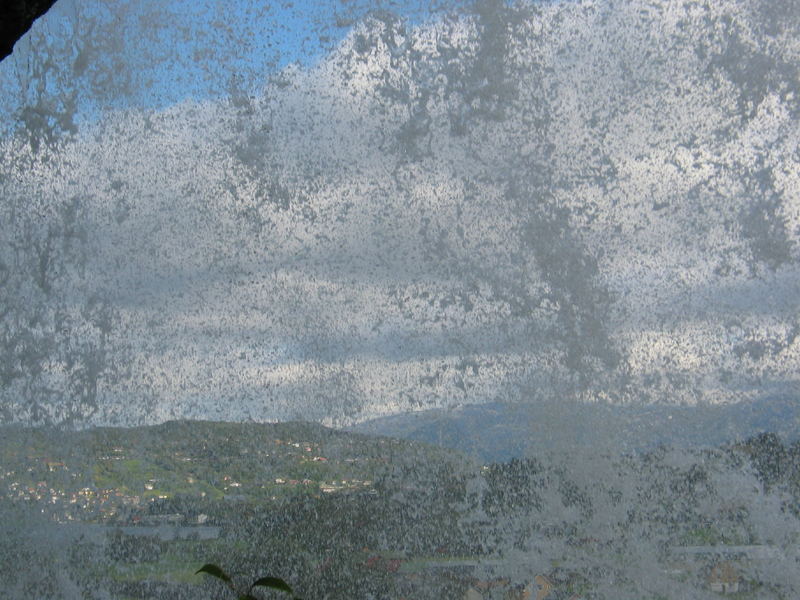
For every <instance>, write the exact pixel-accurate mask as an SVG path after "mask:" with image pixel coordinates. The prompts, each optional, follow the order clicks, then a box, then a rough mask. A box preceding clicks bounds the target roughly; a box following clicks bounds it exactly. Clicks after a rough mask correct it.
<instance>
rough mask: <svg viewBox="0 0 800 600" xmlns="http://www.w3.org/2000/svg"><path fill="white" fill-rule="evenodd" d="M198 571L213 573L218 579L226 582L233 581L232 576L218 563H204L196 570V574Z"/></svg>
mask: <svg viewBox="0 0 800 600" xmlns="http://www.w3.org/2000/svg"><path fill="white" fill-rule="evenodd" d="M198 573H207V574H208V575H212V576H214V577H216V578H218V579H222V581H224V582H225V583H231V578H230V577H228V575H227V573H225V571H223V570H222V569H220V568H219V567H218V566H217V565H212V564H207V565H203V566H202V567H200V568H199V569H197V571H196V572H195V575H197V574H198Z"/></svg>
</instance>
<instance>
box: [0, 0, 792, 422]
mask: <svg viewBox="0 0 800 600" xmlns="http://www.w3.org/2000/svg"><path fill="white" fill-rule="evenodd" d="M186 6H188V7H189V12H188V13H184V12H183V11H182V10H178V8H182V7H183V5H181V4H172V3H133V2H132V3H109V4H102V3H97V4H87V3H80V4H78V3H74V4H70V3H65V2H59V3H58V4H57V6H56V7H55V8H56V9H55V10H54V11H53V12H52V13H50V14H48V15H47V16H46V17H45V18H44V20H43V21H42V22H39V23H37V25H36V26H35V28H34V31H33V32H32V34H31V36H32V37H30V38H29V40H28V41H24V40H23V41H22V42H21V43H20V45H19V47H18V49H19V54H17V52H16V51H15V53H14V55H12V56H11V57H10V58H9V59H7V60H6V61H4V62H3V63H2V65H0V85H1V86H2V87H3V89H4V90H10V91H11V93H8V94H0V98H2V99H0V103H2V106H1V107H0V108H1V109H2V111H1V112H0V115H1V116H2V123H3V126H4V127H3V131H4V135H3V136H2V138H1V139H0V198H2V200H3V201H2V203H1V204H0V210H1V211H2V214H0V222H2V223H3V227H2V240H0V277H2V281H3V282H4V285H3V286H2V289H1V290H0V307H1V308H2V310H0V314H1V315H3V316H2V325H3V328H2V331H1V332H0V333H1V334H2V337H0V343H2V350H3V352H4V353H5V356H6V360H4V361H3V362H4V367H3V368H4V370H3V372H2V373H1V375H2V377H3V383H4V386H3V388H2V390H1V391H0V419H2V421H5V422H27V423H42V422H53V423H72V424H87V423H106V424H122V425H125V424H139V423H151V422H161V421H164V420H167V419H174V418H215V419H226V420H255V421H268V420H284V419H297V418H302V419H310V420H316V421H320V422H323V423H326V424H333V425H346V424H352V423H354V422H358V421H363V420H365V419H369V418H372V417H377V416H382V415H390V414H396V413H403V412H408V411H416V410H422V409H426V408H450V407H456V406H460V405H466V404H480V403H483V402H494V401H506V402H538V401H541V400H553V399H556V400H557V399H559V398H569V399H570V400H573V401H580V402H609V403H617V404H625V403H645V404H648V403H660V404H664V403H676V404H682V405H698V404H719V403H732V402H741V401H744V400H763V401H764V402H769V401H770V398H774V397H777V396H781V397H786V396H792V395H795V394H796V393H797V391H798V390H797V386H798V382H797V375H796V374H797V372H798V367H800V320H799V319H798V315H799V314H800V311H799V310H798V308H800V306H798V299H799V298H800V272H799V270H800V264H799V263H798V258H800V250H798V241H800V239H798V238H800V179H799V177H800V176H799V175H798V173H800V169H799V168H798V166H800V165H798V164H797V163H798V156H800V153H798V140H800V128H799V127H798V112H797V108H796V105H797V103H796V98H797V95H798V94H800V89H798V84H797V81H798V80H800V79H798V77H796V75H797V71H798V61H797V58H796V56H797V51H796V46H797V44H796V39H798V36H796V35H795V34H796V32H797V28H798V23H796V22H794V21H792V20H791V19H785V18H783V17H780V18H778V17H776V16H775V14H773V12H771V11H768V10H765V9H764V5H763V3H760V2H756V1H755V0H753V1H751V0H743V1H742V2H738V3H725V4H714V5H713V6H695V5H689V4H684V3H682V2H677V1H673V0H659V1H658V2H647V3H645V2H638V1H637V2H631V3H625V4H624V5H622V6H618V5H616V4H612V3H610V2H606V1H604V0H584V1H582V2H569V3H542V4H525V3H520V4H514V5H508V4H504V3H501V2H489V1H486V2H478V3H475V4H471V5H469V6H465V5H460V6H458V8H457V9H455V10H453V9H448V8H447V7H446V6H443V7H438V8H437V10H435V11H433V12H432V14H431V15H430V16H426V15H427V14H428V13H427V12H426V10H428V7H427V5H425V6H423V7H422V8H421V9H420V10H410V9H408V7H409V6H411V5H409V4H408V3H403V6H404V7H405V8H406V9H407V12H402V14H401V16H402V17H404V18H405V20H403V19H400V20H398V19H396V18H394V17H392V16H390V15H389V14H388V13H384V12H379V11H367V8H374V7H375V6H376V4H375V3H367V2H364V3H352V2H341V3H330V4H326V5H318V4H317V3H315V6H323V8H321V9H318V10H315V11H314V12H313V13H311V15H312V16H311V17H310V18H309V17H308V16H307V12H308V11H305V10H303V8H304V7H303V5H302V4H301V3H295V4H294V5H292V6H288V5H286V6H284V7H282V8H281V9H280V11H279V13H280V14H279V13H278V12H267V11H263V10H262V8H263V6H264V4H263V3H261V2H252V3H248V2H241V3H238V4H236V5H235V6H236V8H235V9H231V8H230V5H228V4H226V5H225V6H226V9H225V10H224V11H221V10H219V9H218V7H220V6H222V5H221V4H216V3H213V4H209V5H201V4H196V3H191V2H188V3H186ZM143 7H146V9H145V8H143ZM259 7H262V8H259ZM394 12H395V13H397V12H399V11H397V10H395V11H394ZM173 13H174V14H173ZM368 13H369V14H368ZM175 14H179V16H175ZM287 15H288V16H287ZM234 25H235V26H234ZM270 43H272V44H273V46H272V47H270V46H269V44H270Z"/></svg>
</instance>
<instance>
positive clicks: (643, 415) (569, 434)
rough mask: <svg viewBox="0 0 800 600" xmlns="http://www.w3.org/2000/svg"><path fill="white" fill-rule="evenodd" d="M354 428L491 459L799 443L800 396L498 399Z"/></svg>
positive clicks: (483, 459) (406, 415) (392, 418)
mask: <svg viewBox="0 0 800 600" xmlns="http://www.w3.org/2000/svg"><path fill="white" fill-rule="evenodd" d="M353 430H354V431H358V432H361V433H369V434H376V435H386V436H393V437H399V438H404V439H408V440H416V441H422V442H427V443H429V444H437V445H439V446H443V447H446V448H453V449H457V450H460V451H462V452H464V453H466V454H467V455H469V456H474V457H477V458H479V459H480V460H481V461H483V462H485V463H489V462H501V461H508V460H510V459H512V458H522V457H526V456H531V455H536V454H538V453H540V452H548V451H558V450H560V449H563V450H564V451H571V450H579V449H591V448H606V449H609V450H610V449H615V450H621V451H632V450H646V449H650V448H653V447H655V446H659V445H665V446H675V447H683V448H693V447H709V446H719V445H722V444H726V443H731V442H736V441H741V440H743V439H746V438H749V437H751V436H753V435H756V434H758V433H762V432H775V433H777V434H779V435H780V436H781V437H783V438H785V439H787V440H789V441H794V440H796V439H798V438H800V434H799V433H798V432H800V402H799V401H798V399H797V398H794V397H790V396H780V397H775V398H770V399H768V400H760V401H753V402H741V403H738V404H728V405H706V406H665V405H651V406H641V405H626V406H614V405H610V404H599V403H598V404H578V403H574V402H566V401H565V402H560V403H559V402H539V403H531V404H511V403H503V402H490V403H487V404H475V405H468V406H461V407H458V408H456V409H452V410H426V411H421V412H416V413H409V414H404V415H394V416H390V417H383V418H378V419H373V420H370V421H366V422H364V423H360V424H359V425H357V426H355V427H354V428H353Z"/></svg>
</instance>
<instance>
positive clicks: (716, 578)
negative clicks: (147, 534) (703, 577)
mask: <svg viewBox="0 0 800 600" xmlns="http://www.w3.org/2000/svg"><path fill="white" fill-rule="evenodd" d="M708 584H709V587H710V588H711V591H712V592H722V593H723V594H734V593H736V592H738V591H739V575H738V574H737V573H736V569H735V568H734V567H733V565H732V564H731V563H729V562H728V561H725V562H721V563H719V564H717V565H715V566H714V568H713V569H711V573H710V574H709V575H708Z"/></svg>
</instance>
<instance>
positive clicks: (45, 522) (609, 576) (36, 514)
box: [0, 423, 800, 599]
mask: <svg viewBox="0 0 800 600" xmlns="http://www.w3.org/2000/svg"><path fill="white" fill-rule="evenodd" d="M197 440H204V443H201V444H198V443H197ZM797 447H798V446H797V444H795V445H789V446H787V445H786V444H785V442H783V441H782V440H781V439H780V438H776V437H772V436H769V435H766V436H759V437H756V438H753V439H751V440H747V441H746V442H744V443H742V444H739V445H736V446H731V447H724V448H718V449H706V450H695V451H688V450H672V449H668V448H660V449H657V450H654V451H652V452H648V453H643V454H637V455H619V456H595V455H591V454H586V455H577V454H576V455H575V456H556V455H542V456H539V457H536V458H529V459H524V460H514V461H511V462H508V463H499V464H491V465H480V464H477V463H474V462H472V461H470V460H468V459H467V458H465V457H464V456H462V455H460V454H458V453H455V452H451V451H445V450H442V449H440V448H435V447H432V446H426V445H424V444H418V443H410V442H403V441H399V440H390V439H386V438H370V437H366V436H358V435H352V434H348V433H343V432H335V431H331V430H327V429H325V428H323V427H318V426H311V425H304V424H294V423H289V424H282V425H252V424H245V425H232V424H226V423H168V424H165V425H162V426H159V427H153V428H141V429H138V430H113V429H107V430H93V431H86V432H79V433H73V434H66V433H52V434H48V433H47V432H43V431H42V430H21V429H12V430H9V434H8V435H6V436H3V437H2V439H0V457H2V460H3V463H2V465H3V469H2V471H3V472H2V473H0V477H2V479H0V492H2V494H3V495H4V498H3V499H2V500H0V513H2V514H0V523H2V525H1V526H0V530H2V531H0V534H1V535H2V539H3V542H0V561H2V564H0V568H1V569H2V571H3V572H4V573H6V572H8V573H11V576H10V578H9V581H10V582H12V583H11V585H12V586H16V587H14V588H13V589H14V590H15V595H16V596H19V597H25V596H26V595H27V596H31V594H33V596H34V597H36V596H49V597H58V593H57V591H54V590H57V589H58V585H57V584H56V583H54V584H53V585H52V586H47V585H45V584H44V583H43V582H45V581H55V582H57V581H59V577H63V576H62V575H59V572H60V571H59V569H62V571H63V569H67V570H68V571H69V572H71V573H75V574H76V576H75V579H76V583H75V586H76V587H77V589H79V590H80V593H79V595H83V596H85V597H87V598H92V597H94V594H95V592H97V594H98V597H100V596H101V595H102V594H103V593H105V594H106V597H107V596H109V595H110V596H111V597H119V598H152V597H158V596H169V597H174V598H190V597H191V598H196V597H198V594H200V595H202V593H203V588H202V583H203V577H213V578H215V579H217V580H219V581H220V582H222V583H223V584H224V579H222V578H220V577H218V576H217V575H215V574H214V573H211V572H210V571H209V569H206V570H202V569H201V570H200V572H199V574H198V573H195V574H192V572H191V571H187V569H186V565H189V564H192V563H195V564H202V563H205V564H206V565H221V564H236V565H237V569H238V570H239V571H240V572H241V575H237V576H236V577H237V581H239V579H249V581H259V580H262V579H263V578H261V577H257V574H258V573H263V572H264V571H266V572H269V573H281V574H285V576H286V577H287V581H302V582H303V584H302V588H301V589H300V590H298V592H297V593H299V594H300V595H302V596H303V597H306V598H308V597H326V596H327V597H354V598H357V597H396V598H400V597H403V596H405V597H415V598H426V597H430V598H442V597H461V596H463V594H464V593H465V592H466V590H467V588H469V587H470V586H473V585H478V583H480V582H481V581H483V584H482V585H490V584H491V585H504V586H506V587H507V589H508V590H509V593H511V591H510V590H512V588H513V589H518V588H519V586H523V585H528V584H529V583H530V581H531V577H532V576H533V575H534V574H541V573H546V574H548V576H549V577H550V578H551V579H552V580H553V581H556V582H560V583H559V585H560V586H561V589H563V590H565V591H566V590H572V592H571V593H578V592H580V593H581V594H584V595H586V596H587V597H594V598H598V599H599V598H604V597H608V598H610V597H614V596H613V595H609V594H611V593H612V592H611V591H610V590H618V589H622V588H624V589H629V590H631V593H634V592H633V590H635V593H636V594H638V595H639V597H648V596H649V597H658V595H659V594H660V595H662V596H663V595H666V596H667V597H670V593H669V591H668V590H669V589H670V588H669V586H670V585H673V586H674V585H677V584H678V583H679V584H680V585H683V586H685V585H690V586H693V587H700V588H703V587H704V586H705V587H707V583H706V579H705V578H706V576H707V572H708V570H709V569H710V567H711V564H710V563H709V561H710V560H711V559H710V558H708V559H706V558H703V557H702V556H701V557H699V558H697V559H696V560H694V562H691V563H689V562H687V561H686V559H685V558H680V556H679V555H676V554H675V551H674V550H671V549H674V548H681V547H716V546H720V547H724V546H725V545H735V546H748V545H749V546H759V545H763V546H766V547H769V548H773V549H775V550H774V551H776V552H790V551H791V549H792V548H793V547H796V545H797V543H798V542H800V537H797V533H798V531H800V525H798V523H799V522H798V520H797V516H796V512H795V513H792V511H791V510H787V508H792V509H793V510H795V511H796V508H797V504H798V502H797V498H798V494H797V490H798V478H797V473H798V469H797V465H798V464H800V461H798V456H800V454H799V453H798V452H797ZM776 457H777V458H776ZM315 458H324V459H325V460H315ZM278 481H280V483H279V482H278ZM236 484H238V485H236ZM73 494H74V496H73ZM118 494H119V495H118ZM73 499H74V500H75V501H74V502H73V501H72V500H73ZM134 500H135V502H134ZM53 521H56V522H57V523H56V524H54V523H53ZM17 523H25V527H26V530H25V531H28V530H30V531H43V532H51V533H47V534H46V535H47V537H45V538H41V537H40V538H36V537H35V535H29V534H27V533H25V532H23V530H22V529H19V528H18V527H17V526H16V524H17ZM54 526H55V527H58V528H60V529H59V530H58V531H59V533H58V535H55V536H54V537H52V536H53V535H54V534H52V531H53V530H52V528H53V527H54ZM792 536H795V537H792ZM53 540H56V541H58V540H61V541H58V542H57V543H53ZM793 545H794V546H793ZM19 557H24V558H23V560H25V564H26V565H36V568H34V567H33V566H31V567H30V568H29V569H28V568H26V569H25V570H20V569H19V568H18V565H17V562H16V561H17V560H19V559H20V558H19ZM514 557H519V559H517V558H514ZM736 560H738V561H739V562H737V568H739V569H740V570H741V572H742V581H743V582H747V585H748V586H750V588H751V589H753V590H755V589H758V590H759V592H758V593H759V594H760V597H763V598H770V597H771V594H772V595H773V596H774V597H779V596H778V595H777V594H778V591H775V589H773V588H772V587H770V585H772V584H770V583H769V582H770V576H769V573H768V572H767V571H765V570H764V569H766V566H764V564H765V563H758V562H754V563H752V564H751V563H750V562H748V561H747V560H744V559H736ZM58 565H61V567H59V566H58ZM654 565H660V566H659V567H657V568H658V569H659V571H658V573H662V570H663V572H664V573H672V574H671V575H663V576H662V575H658V576H655V575H652V573H651V572H652V570H653V568H656V567H654ZM692 565H695V566H692ZM759 565H762V566H759ZM37 569H38V570H37ZM28 571H30V572H32V573H33V572H36V573H43V574H44V575H43V576H42V578H40V579H36V580H35V581H34V579H35V578H28V577H27V575H26V573H27V572H28ZM220 572H221V573H224V572H223V571H221V570H220ZM645 572H646V573H648V576H647V578H643V573H645ZM78 574H80V576H78ZM226 575H227V574H226ZM772 579H774V576H773V577H772ZM487 582H488V583H487ZM492 582H494V583H492ZM498 582H500V583H498ZM225 585H227V584H225ZM743 585H744V584H743ZM514 586H516V587H514ZM626 586H627V587H626ZM254 587H255V591H254V590H253V588H252V587H251V588H247V587H243V588H242V589H239V588H236V592H237V594H239V596H240V597H241V596H242V595H247V594H251V595H252V594H254V593H259V590H264V591H268V590H272V591H273V592H275V593H278V592H280V591H281V588H269V587H268V586H263V585H259V586H254ZM103 590H105V592H102V593H101V591H103ZM604 590H605V591H604ZM665 590H666V591H665ZM212 591H213V590H212ZM218 591H220V590H218ZM283 591H284V592H285V591H286V590H283ZM784 591H785V590H784ZM773 592H775V593H774V594H773ZM295 593H296V592H295V591H294V590H292V594H295ZM54 594H55V595H54ZM742 597H748V596H747V595H745V596H742Z"/></svg>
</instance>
